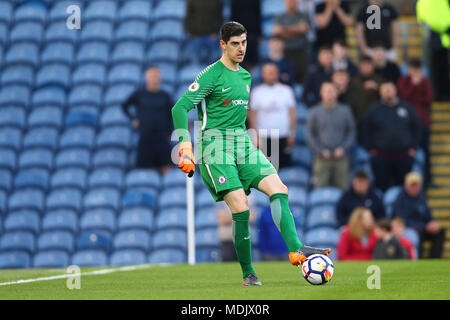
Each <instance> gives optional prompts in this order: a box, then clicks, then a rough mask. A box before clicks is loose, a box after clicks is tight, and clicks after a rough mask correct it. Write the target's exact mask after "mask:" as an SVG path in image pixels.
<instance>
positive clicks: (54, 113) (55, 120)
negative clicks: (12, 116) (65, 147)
mask: <svg viewBox="0 0 450 320" xmlns="http://www.w3.org/2000/svg"><path fill="white" fill-rule="evenodd" d="M61 125H62V110H61V109H60V108H58V107H39V108H35V109H33V111H32V112H31V113H30V114H29V116H28V127H29V128H30V129H31V128H35V127H53V128H56V129H59V128H60V127H61Z"/></svg>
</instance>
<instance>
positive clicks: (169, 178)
mask: <svg viewBox="0 0 450 320" xmlns="http://www.w3.org/2000/svg"><path fill="white" fill-rule="evenodd" d="M162 186H163V187H164V188H170V187H185V186H186V175H185V174H183V173H182V172H180V170H178V169H171V170H170V171H169V172H167V173H166V174H165V175H164V176H163V177H162Z"/></svg>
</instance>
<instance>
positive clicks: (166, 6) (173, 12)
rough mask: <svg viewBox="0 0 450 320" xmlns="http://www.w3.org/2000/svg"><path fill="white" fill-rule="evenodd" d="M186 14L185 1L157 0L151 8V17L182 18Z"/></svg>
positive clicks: (156, 19)
mask: <svg viewBox="0 0 450 320" xmlns="http://www.w3.org/2000/svg"><path fill="white" fill-rule="evenodd" d="M185 15H186V2H185V1H180V0H166V1H159V2H158V3H157V4H156V6H155V8H154V10H153V19H155V21H158V20H161V19H176V20H182V19H184V16H185Z"/></svg>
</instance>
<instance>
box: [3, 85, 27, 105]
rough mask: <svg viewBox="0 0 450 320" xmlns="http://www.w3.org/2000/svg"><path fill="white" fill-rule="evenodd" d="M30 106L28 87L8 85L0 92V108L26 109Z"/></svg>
mask: <svg viewBox="0 0 450 320" xmlns="http://www.w3.org/2000/svg"><path fill="white" fill-rule="evenodd" d="M29 104H30V88H29V87H28V86H21V85H10V86H6V87H2V88H1V90H0V106H4V105H7V106H11V105H12V106H17V107H22V108H25V109H26V108H28V107H29Z"/></svg>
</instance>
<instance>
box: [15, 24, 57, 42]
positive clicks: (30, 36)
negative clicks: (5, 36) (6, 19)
mask: <svg viewBox="0 0 450 320" xmlns="http://www.w3.org/2000/svg"><path fill="white" fill-rule="evenodd" d="M64 27H65V25H64ZM43 30H44V27H43V25H42V24H41V23H39V22H31V21H27V22H21V23H17V24H15V25H14V27H13V28H12V30H11V32H10V34H9V40H10V41H11V43H18V42H21V41H23V42H25V41H28V42H34V43H37V44H39V43H40V42H41V41H42V38H43V34H44V32H43Z"/></svg>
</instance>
